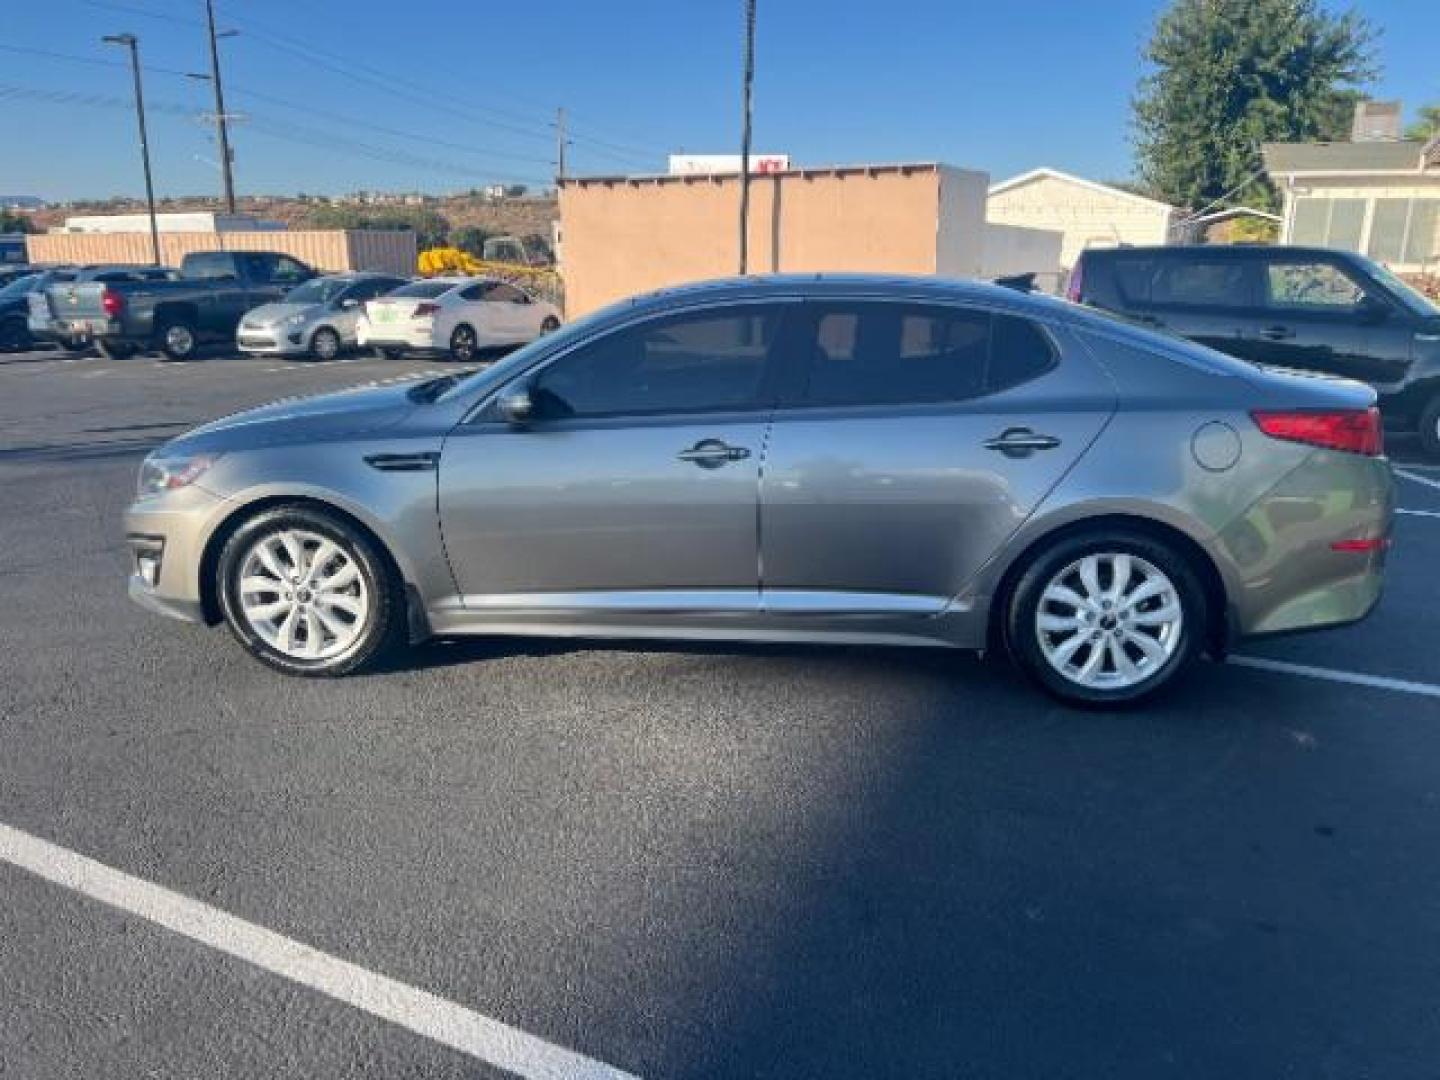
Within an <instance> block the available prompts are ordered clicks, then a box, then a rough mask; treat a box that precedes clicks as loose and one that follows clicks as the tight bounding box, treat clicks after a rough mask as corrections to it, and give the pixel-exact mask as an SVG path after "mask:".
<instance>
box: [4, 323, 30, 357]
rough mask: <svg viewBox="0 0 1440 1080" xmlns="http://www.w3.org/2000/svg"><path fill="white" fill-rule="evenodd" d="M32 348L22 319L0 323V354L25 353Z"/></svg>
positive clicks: (27, 328)
mask: <svg viewBox="0 0 1440 1080" xmlns="http://www.w3.org/2000/svg"><path fill="white" fill-rule="evenodd" d="M34 347H35V343H34V341H33V340H32V339H31V337H30V329H29V327H27V326H26V325H25V320H24V319H5V320H3V321H0V352H26V351H28V350H29V349H32V348H34Z"/></svg>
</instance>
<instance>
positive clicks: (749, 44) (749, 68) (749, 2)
mask: <svg viewBox="0 0 1440 1080" xmlns="http://www.w3.org/2000/svg"><path fill="white" fill-rule="evenodd" d="M754 82H755V0H745V75H744V83H743V87H742V90H741V108H740V273H741V275H742V276H743V275H744V274H745V272H746V264H747V263H748V262H749V254H750V87H751V85H752V84H753V83H754Z"/></svg>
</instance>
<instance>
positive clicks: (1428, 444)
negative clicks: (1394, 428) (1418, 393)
mask: <svg viewBox="0 0 1440 1080" xmlns="http://www.w3.org/2000/svg"><path fill="white" fill-rule="evenodd" d="M1420 448H1421V449H1422V450H1424V451H1425V453H1426V454H1427V455H1429V456H1430V457H1432V458H1440V394H1436V395H1435V396H1434V397H1433V398H1431V399H1430V404H1428V405H1426V406H1425V411H1424V412H1422V413H1421V414H1420Z"/></svg>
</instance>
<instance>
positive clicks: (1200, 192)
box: [1133, 0, 1376, 209]
mask: <svg viewBox="0 0 1440 1080" xmlns="http://www.w3.org/2000/svg"><path fill="white" fill-rule="evenodd" d="M1374 40H1375V31H1374V29H1373V27H1372V26H1371V25H1370V23H1369V22H1367V21H1366V20H1365V19H1364V17H1362V16H1361V15H1359V14H1357V13H1356V12H1354V11H1347V12H1345V13H1343V14H1338V15H1337V14H1331V13H1330V12H1328V11H1326V10H1325V9H1324V8H1322V7H1321V6H1320V3H1319V0H1173V2H1172V3H1171V5H1170V7H1169V8H1168V9H1167V10H1166V11H1165V12H1164V13H1163V14H1162V15H1161V16H1160V18H1159V20H1158V21H1157V22H1156V24H1155V30H1154V33H1153V35H1152V36H1151V38H1150V42H1149V44H1148V45H1147V46H1146V47H1145V53H1144V56H1145V60H1146V61H1147V63H1148V64H1149V65H1150V69H1151V70H1150V71H1149V73H1148V74H1146V75H1145V77H1144V78H1143V79H1142V81H1141V83H1140V87H1139V91H1138V93H1137V94H1136V97H1135V100H1134V103H1133V107H1134V125H1135V146H1136V152H1137V156H1138V158H1139V165H1140V170H1139V171H1140V178H1141V180H1142V182H1144V183H1145V184H1146V185H1147V186H1148V187H1150V188H1152V189H1154V190H1155V191H1157V192H1160V193H1161V194H1162V195H1163V196H1164V197H1165V198H1166V199H1167V200H1168V201H1170V202H1173V203H1175V204H1177V205H1180V206H1190V207H1195V208H1198V207H1200V206H1203V205H1205V204H1207V203H1209V202H1211V201H1213V200H1215V199H1218V198H1220V197H1221V196H1222V195H1226V194H1228V193H1230V192H1231V191H1232V190H1233V189H1235V188H1237V187H1239V188H1240V190H1239V191H1237V192H1235V194H1234V196H1233V198H1234V199H1235V200H1236V201H1240V202H1245V203H1249V204H1253V205H1258V206H1260V207H1262V208H1266V209H1269V208H1271V207H1273V206H1274V204H1275V202H1276V198H1275V192H1274V189H1273V188H1271V187H1270V185H1269V183H1268V181H1266V180H1264V179H1263V178H1259V177H1257V178H1256V179H1255V180H1254V181H1253V182H1247V180H1248V178H1249V177H1251V176H1252V175H1253V174H1255V172H1256V170H1258V169H1259V168H1260V165H1261V161H1260V144H1261V143H1264V142H1305V141H1310V140H1323V139H1339V138H1345V137H1347V133H1348V132H1349V128H1350V121H1351V117H1352V114H1353V111H1354V106H1355V102H1356V101H1358V100H1360V98H1361V97H1362V94H1361V93H1360V87H1361V85H1362V84H1364V83H1365V82H1368V81H1369V80H1370V79H1372V78H1374V77H1375V75H1376V68H1375V66H1374V61H1373V51H1372V47H1373V43H1374ZM1242 185H1243V186H1242Z"/></svg>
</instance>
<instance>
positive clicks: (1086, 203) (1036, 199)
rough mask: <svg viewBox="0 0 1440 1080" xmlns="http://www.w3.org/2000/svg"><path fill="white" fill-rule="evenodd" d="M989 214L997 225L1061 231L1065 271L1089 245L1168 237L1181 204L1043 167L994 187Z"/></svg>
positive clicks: (1156, 241)
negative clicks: (1177, 206) (1151, 197)
mask: <svg viewBox="0 0 1440 1080" xmlns="http://www.w3.org/2000/svg"><path fill="white" fill-rule="evenodd" d="M987 216H988V218H989V220H990V221H992V222H994V223H995V224H997V225H1011V226H1022V227H1024V228H1027V229H1047V230H1052V231H1054V232H1058V233H1060V234H1061V237H1062V240H1061V244H1060V265H1061V271H1062V272H1067V271H1069V270H1070V269H1071V268H1072V267H1073V266H1074V265H1075V261H1076V259H1077V258H1079V255H1080V252H1082V251H1084V250H1085V249H1086V248H1092V247H1119V246H1121V245H1122V244H1131V245H1135V246H1142V245H1152V244H1164V243H1168V242H1169V240H1170V233H1171V227H1172V223H1173V222H1174V220H1175V217H1176V210H1175V208H1174V207H1173V206H1170V205H1169V204H1168V203H1163V202H1158V201H1156V200H1155V199H1147V198H1145V197H1144V196H1143V195H1136V194H1134V193H1133V192H1129V191H1122V190H1121V189H1119V188H1115V187H1110V186H1109V185H1108V184H1097V183H1096V182H1095V181H1093V180H1086V179H1084V178H1082V177H1079V176H1071V175H1070V174H1069V173H1063V172H1060V171H1059V170H1058V169H1047V168H1042V169H1032V170H1031V171H1030V172H1027V173H1022V174H1020V175H1019V176H1015V177H1011V178H1010V179H1009V180H1005V181H1002V182H1001V183H998V184H996V185H995V186H994V187H992V188H991V189H990V198H989V208H988V212H987Z"/></svg>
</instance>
